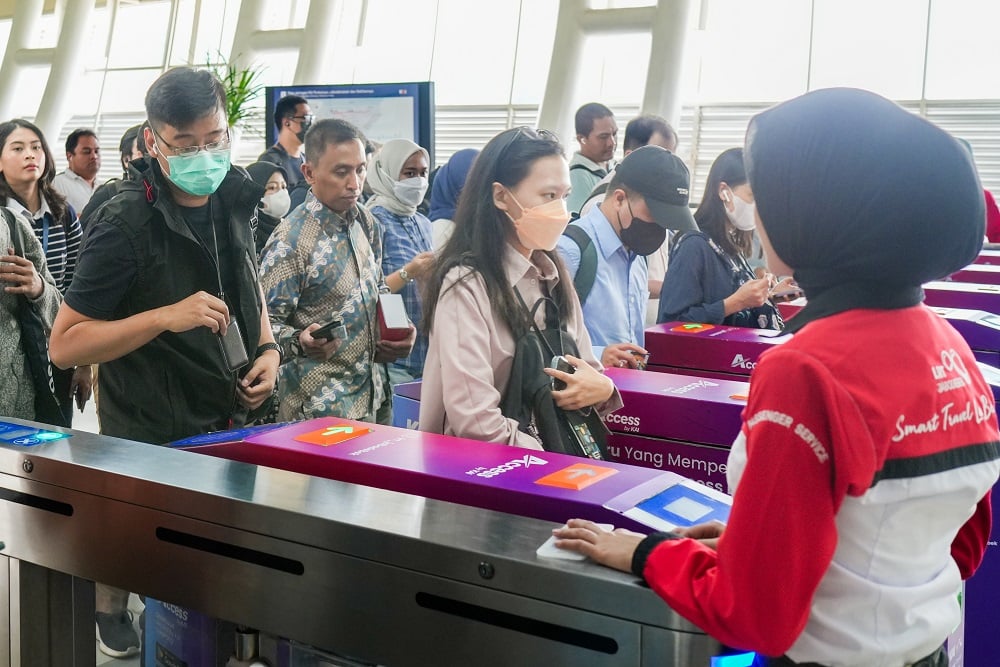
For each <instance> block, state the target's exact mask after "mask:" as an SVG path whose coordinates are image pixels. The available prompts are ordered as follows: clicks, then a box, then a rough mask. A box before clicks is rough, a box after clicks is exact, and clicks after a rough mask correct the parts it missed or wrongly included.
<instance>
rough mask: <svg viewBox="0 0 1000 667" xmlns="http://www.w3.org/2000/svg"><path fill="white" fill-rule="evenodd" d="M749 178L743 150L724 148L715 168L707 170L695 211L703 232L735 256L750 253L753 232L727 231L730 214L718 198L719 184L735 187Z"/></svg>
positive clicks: (748, 254)
mask: <svg viewBox="0 0 1000 667" xmlns="http://www.w3.org/2000/svg"><path fill="white" fill-rule="evenodd" d="M747 180H748V179H747V172H746V168H745V167H744V166H743V149H742V148H730V149H728V150H725V151H722V153H720V154H719V157H717V158H715V162H713V163H712V168H711V169H709V170H708V179H707V180H706V181H705V191H704V193H703V194H702V196H701V203H699V204H698V208H697V210H695V212H694V220H695V222H697V223H698V227H700V228H701V231H703V232H705V233H706V234H708V235H709V237H711V239H712V240H713V241H715V242H716V243H717V244H718V245H719V247H720V248H722V249H723V250H725V251H726V252H727V253H728V254H730V255H733V256H737V255H740V254H742V255H743V256H744V257H749V256H750V252H751V248H752V244H753V232H752V231H746V232H744V231H740V230H738V229H735V228H733V229H732V230H731V231H727V228H728V227H729V225H727V224H726V223H727V222H728V221H729V217H728V216H727V215H726V206H725V204H723V202H722V200H721V199H719V184H720V183H725V184H726V185H728V186H729V187H730V189H732V188H735V187H736V186H738V185H743V184H744V183H746V182H747ZM733 196H734V197H735V196H737V195H736V193H733Z"/></svg>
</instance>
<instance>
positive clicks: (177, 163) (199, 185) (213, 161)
mask: <svg viewBox="0 0 1000 667" xmlns="http://www.w3.org/2000/svg"><path fill="white" fill-rule="evenodd" d="M167 164H168V165H169V166H170V175H169V176H168V178H169V179H170V180H171V181H172V182H173V184H174V185H176V186H177V187H179V188H180V189H181V190H183V191H184V192H186V193H188V194H190V195H195V196H198V197H202V196H205V195H210V194H212V193H214V192H215V191H216V190H218V189H219V185H220V184H221V183H222V179H224V178H225V177H226V174H228V173H229V166H230V155H229V149H226V150H215V151H208V150H200V151H198V152H197V153H195V154H194V155H168V156H167Z"/></svg>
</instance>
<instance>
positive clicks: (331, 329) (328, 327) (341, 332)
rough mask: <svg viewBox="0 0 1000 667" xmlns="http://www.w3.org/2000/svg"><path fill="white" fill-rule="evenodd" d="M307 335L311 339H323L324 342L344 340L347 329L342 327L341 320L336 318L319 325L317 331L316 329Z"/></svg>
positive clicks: (342, 322)
mask: <svg viewBox="0 0 1000 667" xmlns="http://www.w3.org/2000/svg"><path fill="white" fill-rule="evenodd" d="M309 335H311V336H312V337H313V338H324V339H326V340H333V339H339V340H344V339H345V338H347V327H345V326H344V321H343V320H342V319H340V318H336V319H332V320H330V321H329V322H324V323H323V324H320V325H319V329H316V330H315V331H313V332H312V333H311V334H309Z"/></svg>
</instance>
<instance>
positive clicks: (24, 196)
mask: <svg viewBox="0 0 1000 667" xmlns="http://www.w3.org/2000/svg"><path fill="white" fill-rule="evenodd" d="M55 175H56V167H55V162H54V161H53V159H52V151H51V150H49V145H48V143H47V142H46V141H45V135H43V134H42V131H41V130H40V129H38V128H37V127H36V126H35V125H34V124H33V123H30V122H28V121H26V120H23V119H20V118H15V119H14V120H10V121H7V122H6V123H3V124H0V204H3V205H5V206H7V207H8V208H10V209H11V210H12V211H15V212H18V213H21V214H23V215H24V216H25V217H27V218H29V219H30V220H31V221H32V229H33V230H34V232H35V236H36V237H37V238H38V240H39V241H40V242H41V243H42V249H43V251H44V253H45V264H46V266H47V267H48V270H49V272H50V273H51V274H52V277H53V279H55V283H56V287H57V288H58V289H59V292H60V293H61V294H65V293H66V290H67V289H69V285H70V283H71V282H73V273H74V271H75V270H76V258H77V255H79V254H80V242H81V240H82V238H83V228H82V227H81V226H80V221H79V220H77V217H76V211H74V210H73V209H72V207H71V206H69V204H67V203H66V198H65V197H63V196H62V195H61V194H59V193H58V192H57V191H56V189H55V188H54V187H52V180H53V179H54V178H55ZM52 371H53V373H52V375H53V379H54V380H55V388H56V395H57V397H58V399H59V405H60V407H61V408H62V412H63V418H64V421H65V423H64V425H65V426H69V425H71V424H72V422H73V399H74V398H75V399H76V403H77V406H78V407H79V408H80V409H81V410H82V409H83V405H84V403H86V402H87V401H88V400H90V395H91V389H92V388H93V383H94V380H93V374H92V373H91V368H90V366H80V367H79V368H76V369H73V368H70V369H67V370H62V369H59V368H55V367H53V368H52Z"/></svg>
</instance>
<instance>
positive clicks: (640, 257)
mask: <svg viewBox="0 0 1000 667" xmlns="http://www.w3.org/2000/svg"><path fill="white" fill-rule="evenodd" d="M690 181H691V178H690V175H689V173H688V169H687V167H686V166H685V165H684V163H683V162H682V161H681V159H680V158H678V157H677V156H676V155H674V154H673V153H671V152H670V151H668V150H666V149H664V148H661V147H659V146H644V147H642V148H639V149H637V150H635V151H632V152H631V153H629V154H628V155H627V156H626V157H625V159H624V160H622V162H621V164H619V165H618V167H617V169H616V170H615V174H614V176H613V177H612V179H611V183H609V185H608V190H607V196H606V197H605V199H604V201H603V202H601V204H600V206H595V207H594V208H592V209H591V210H590V211H589V212H588V213H587V214H585V215H584V216H583V217H582V218H580V219H579V220H576V221H574V222H573V223H572V224H573V225H576V226H577V227H579V228H580V229H582V230H583V231H584V232H585V233H586V235H587V237H588V238H589V239H590V241H591V242H592V243H593V245H594V248H595V250H596V255H597V266H596V275H595V276H594V281H593V287H592V288H591V289H590V291H589V293H587V294H585V295H583V296H584V297H585V298H584V299H582V301H583V319H584V323H585V324H586V326H587V331H588V332H589V333H590V338H591V340H592V341H593V343H594V355H595V356H597V357H598V358H600V360H601V363H603V364H604V365H605V366H618V367H626V366H627V367H630V368H640V367H643V366H644V361H645V355H646V350H645V349H643V348H642V344H643V330H644V328H645V318H646V301H647V299H648V298H649V284H648V276H647V271H646V260H645V256H646V255H649V254H651V253H654V252H656V250H657V249H658V248H659V247H660V245H661V244H662V243H663V241H664V239H665V238H666V234H667V230H668V229H673V230H677V231H688V230H694V229H697V227H696V225H695V222H694V217H693V216H692V215H691V209H690V208H689V207H688V189H689V187H690ZM587 245H588V244H586V243H584V244H581V243H579V242H577V241H575V240H574V239H572V238H569V237H568V236H566V235H564V236H563V237H562V238H560V239H559V245H558V248H559V253H560V255H562V258H563V260H564V261H565V262H566V266H567V268H568V269H569V272H570V275H572V276H573V278H574V280H576V277H577V272H578V271H579V270H580V268H581V257H582V256H583V255H584V254H585V251H584V248H585V247H586V246H587Z"/></svg>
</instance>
